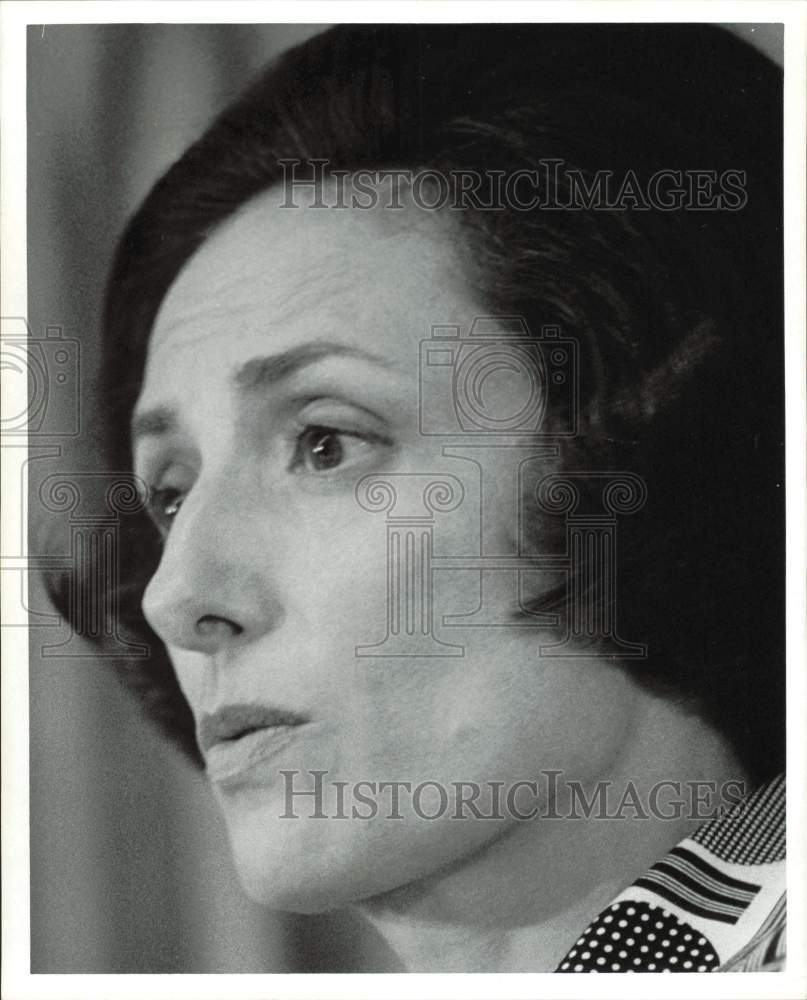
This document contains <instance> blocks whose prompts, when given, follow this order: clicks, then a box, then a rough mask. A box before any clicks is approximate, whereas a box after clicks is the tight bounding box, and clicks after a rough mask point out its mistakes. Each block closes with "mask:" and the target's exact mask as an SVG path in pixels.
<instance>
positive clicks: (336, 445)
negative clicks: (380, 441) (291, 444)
mask: <svg viewBox="0 0 807 1000" xmlns="http://www.w3.org/2000/svg"><path fill="white" fill-rule="evenodd" d="M374 442H375V438H374V437H373V436H372V435H364V434H358V433H355V432H351V431H343V430H339V429H337V428H336V427H326V426H320V425H313V426H310V427H306V429H305V430H304V431H303V432H302V433H301V434H300V435H299V436H298V438H297V442H296V448H295V454H294V461H293V463H292V468H300V467H303V468H305V469H306V470H307V471H309V472H329V471H330V470H331V469H336V468H338V467H339V466H341V465H349V464H352V463H353V462H355V461H356V460H358V459H359V458H360V456H361V452H362V451H363V450H366V449H367V448H368V447H369V446H370V445H371V444H372V443H374Z"/></svg>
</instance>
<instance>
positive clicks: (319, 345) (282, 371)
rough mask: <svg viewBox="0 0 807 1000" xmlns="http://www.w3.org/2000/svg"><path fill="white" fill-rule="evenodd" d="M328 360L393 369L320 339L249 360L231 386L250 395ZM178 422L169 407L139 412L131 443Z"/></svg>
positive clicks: (372, 356)
mask: <svg viewBox="0 0 807 1000" xmlns="http://www.w3.org/2000/svg"><path fill="white" fill-rule="evenodd" d="M328 357H348V358H358V359H359V360H360V361H369V362H371V363H372V364H375V365H381V366H383V367H385V368H389V367H390V362H389V361H387V360H386V359H385V358H382V357H380V356H379V355H377V354H373V353H372V352H371V351H365V350H363V349H362V348H360V347H351V346H349V345H347V344H338V343H333V342H331V341H323V340H318V341H311V342H310V343H307V344H300V345H299V346H298V347H292V348H290V349H289V350H288V351H281V352H280V353H279V354H268V355H265V356H263V357H257V358H250V360H249V361H246V362H245V363H244V364H243V365H241V367H240V368H238V369H236V371H235V372H234V373H233V376H232V383H233V385H234V386H235V387H236V388H237V389H238V390H240V391H241V392H247V393H250V392H253V391H255V390H258V389H265V388H266V387H267V386H272V385H276V384H277V383H278V382H282V381H283V380H284V379H287V378H290V377H291V376H292V375H295V374H296V373H297V372H299V371H300V370H301V369H303V368H306V367H308V365H312V364H314V363H315V362H317V361H321V360H322V359H324V358H328ZM178 422H179V421H178V417H177V413H176V410H173V409H172V408H171V407H169V406H156V407H154V408H152V409H149V410H144V411H143V412H141V413H136V414H135V415H134V417H133V418H132V441H133V442H134V441H137V440H140V439H141V438H144V437H159V436H160V435H164V434H168V433H170V432H171V431H173V430H175V429H176V426H177V424H178Z"/></svg>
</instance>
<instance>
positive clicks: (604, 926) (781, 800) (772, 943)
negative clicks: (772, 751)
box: [556, 775, 785, 972]
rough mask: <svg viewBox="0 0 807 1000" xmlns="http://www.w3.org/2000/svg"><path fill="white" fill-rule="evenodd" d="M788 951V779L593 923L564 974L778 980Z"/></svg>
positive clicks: (716, 825) (694, 839) (683, 850)
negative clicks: (750, 975)
mask: <svg viewBox="0 0 807 1000" xmlns="http://www.w3.org/2000/svg"><path fill="white" fill-rule="evenodd" d="M784 949H785V779H784V776H783V775H780V776H779V777H777V778H775V779H774V780H773V781H771V782H770V783H769V784H767V785H763V786H762V787H760V788H758V789H757V790H756V791H755V792H754V793H753V794H752V795H751V796H749V797H748V798H746V799H744V800H743V801H742V802H740V803H739V804H738V805H737V806H735V807H734V809H732V810H731V812H729V813H728V814H727V815H726V816H723V817H718V818H717V819H714V820H712V821H710V822H709V823H706V824H704V825H703V826H701V827H699V828H698V830H697V831H696V832H695V833H694V834H693V835H692V836H691V837H687V838H685V839H684V840H682V841H681V843H680V844H678V846H677V847H674V848H673V849H672V850H671V851H670V853H669V854H667V855H666V856H665V857H664V858H662V860H661V861H659V862H658V863H657V864H655V865H653V867H652V868H651V869H650V870H649V871H647V872H645V874H644V875H642V877H641V878H638V879H636V881H635V882H634V883H633V885H631V886H630V887H629V888H628V889H625V891H624V892H621V893H620V894H619V895H618V896H617V897H616V899H615V900H614V901H613V902H612V903H611V904H610V906H608V907H606V908H605V909H604V910H603V911H602V912H601V913H600V914H599V916H598V917H597V918H596V919H595V920H594V921H592V923H591V924H589V926H588V927H587V929H586V930H585V932H584V933H583V934H582V935H581V936H580V937H579V938H578V939H577V941H576V942H575V944H574V946H573V947H572V948H571V949H570V951H569V952H568V954H567V955H566V956H565V957H564V959H563V960H562V962H561V963H560V965H559V966H558V968H557V969H556V971H557V972H759V971H762V972H771V971H777V970H778V969H781V968H782V967H783V963H784Z"/></svg>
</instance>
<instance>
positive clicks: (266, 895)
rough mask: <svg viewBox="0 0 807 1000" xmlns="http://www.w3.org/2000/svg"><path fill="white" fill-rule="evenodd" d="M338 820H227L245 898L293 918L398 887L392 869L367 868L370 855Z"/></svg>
mask: <svg viewBox="0 0 807 1000" xmlns="http://www.w3.org/2000/svg"><path fill="white" fill-rule="evenodd" d="M333 825H334V821H330V820H319V821H318V820H310V819H303V818H300V819H296V820H295V819H285V820H282V819H278V817H277V816H270V817H267V816H263V817H261V816H260V813H257V814H253V815H251V816H249V817H233V816H229V817H227V828H228V834H229V839H230V846H231V849H232V853H233V859H234V862H235V868H236V871H237V873H238V878H239V881H240V883H241V885H242V887H243V889H244V892H245V893H246V895H247V896H248V897H249V898H250V899H251V900H253V902H255V903H258V904H259V905H261V906H265V907H267V908H268V909H271V910H279V911H285V912H288V913H311V914H313V913H326V912H328V911H329V910H338V909H341V908H343V907H345V906H348V905H350V904H351V903H355V902H358V901H359V900H360V899H362V898H366V897H367V896H374V895H377V894H379V893H383V892H386V891H388V889H389V888H391V887H394V885H393V886H390V885H389V882H390V878H391V877H392V879H393V882H394V879H395V875H394V873H393V872H391V871H390V870H389V868H386V869H385V868H384V867H381V868H378V878H377V880H376V878H374V874H373V869H374V868H375V867H376V866H371V865H370V864H368V856H367V854H368V851H367V846H366V844H364V843H363V841H362V838H361V837H357V836H356V835H355V831H349V830H344V832H342V831H339V833H340V834H341V836H339V835H337V836H335V837H334V835H333V830H332V829H331V830H328V829H325V827H331V828H332V827H333Z"/></svg>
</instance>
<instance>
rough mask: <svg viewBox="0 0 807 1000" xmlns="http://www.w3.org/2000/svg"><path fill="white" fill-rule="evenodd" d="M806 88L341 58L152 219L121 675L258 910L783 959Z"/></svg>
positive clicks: (112, 345)
mask: <svg viewBox="0 0 807 1000" xmlns="http://www.w3.org/2000/svg"><path fill="white" fill-rule="evenodd" d="M779 86H780V81H779V79H778V75H777V73H776V71H775V70H774V69H773V68H772V67H771V66H769V65H768V64H767V63H766V62H765V60H763V59H762V58H761V57H757V56H755V55H753V54H752V53H751V52H749V51H747V50H746V49H745V48H744V46H742V45H741V44H740V43H737V42H735V41H732V40H731V39H729V38H728V37H724V36H723V35H722V33H721V32H719V31H718V30H717V29H704V28H696V29H686V28H670V27H665V28H656V27H641V26H620V25H615V26H608V27H603V26H598V27H597V28H596V29H593V28H588V27H585V28H584V27H570V26H548V25H547V26H530V27H526V26H525V27H512V26H496V27H491V26H456V27H446V26H440V27H393V26H389V27H384V28H377V27H361V28H359V27H350V28H340V29H335V30H333V31H330V32H327V33H325V34H323V35H321V36H318V37H316V38H314V39H312V40H311V41H309V42H307V43H305V44H304V45H302V46H300V47H299V48H297V49H295V50H293V51H292V52H290V53H288V54H287V55H286V56H285V57H284V58H283V59H282V60H281V61H280V62H279V63H278V64H277V65H275V66H273V67H271V68H270V69H269V70H268V72H267V73H266V74H265V75H264V76H263V77H262V78H261V79H259V80H258V81H257V82H256V84H255V85H254V86H253V87H252V89H251V90H250V91H249V92H248V93H247V94H246V95H245V96H244V97H243V98H242V99H241V100H240V101H239V102H237V103H236V104H235V105H233V106H232V107H231V108H229V109H227V110H226V111H225V112H224V113H223V114H222V115H221V116H220V117H219V119H218V120H217V121H216V122H215V123H214V124H213V125H212V126H211V128H210V129H209V130H208V131H207V132H206V133H205V135H204V136H203V137H202V138H201V139H200V140H199V141H198V142H197V143H196V144H195V145H194V146H192V147H191V148H190V149H189V150H188V151H187V153H186V154H185V155H184V156H183V157H182V158H181V159H180V160H179V161H178V163H176V164H175V165H174V166H173V167H172V168H171V169H170V170H169V171H168V172H167V173H166V175H165V176H164V177H163V178H162V179H161V180H160V181H159V182H158V184H157V185H156V186H155V188H154V189H153V191H152V192H151V193H150V195H149V196H148V198H147V199H146V201H145V202H144V204H143V206H142V207H141V208H140V210H139V211H138V212H137V214H136V215H135V217H134V218H133V219H132V221H131V222H130V224H129V226H128V227H127V230H126V232H125V233H124V235H123V238H122V240H121V243H120V247H119V251H118V255H117V258H116V260H115V263H114V266H113V270H112V274H111V277H110V283H109V292H108V298H107V310H106V320H105V330H106V340H105V356H104V400H103V402H104V407H105V414H106V421H107V428H108V432H109V434H108V437H109V454H110V461H111V462H112V463H113V464H112V468H115V469H121V468H131V469H133V470H134V472H135V474H136V475H137V477H138V478H139V480H140V481H141V482H142V483H144V484H145V493H146V494H147V496H148V501H147V505H146V506H147V511H146V512H144V513H142V514H141V515H139V516H137V517H134V518H132V522H131V526H130V531H129V532H128V534H127V548H126V549H125V550H124V551H123V552H122V553H121V561H122V568H123V570H124V575H125V577H126V580H127V587H126V588H125V589H124V591H123V592H122V593H121V595H120V608H121V612H122V615H123V617H124V619H125V620H126V622H127V623H128V625H129V626H130V627H131V628H132V629H133V630H135V631H136V632H137V633H138V634H140V635H141V636H145V637H147V638H148V640H149V641H150V643H151V645H152V649H153V654H152V657H151V659H150V661H149V662H148V665H147V666H146V667H144V666H143V664H142V662H133V663H132V665H131V666H130V667H128V668H127V670H126V672H125V679H126V681H127V682H128V683H129V684H131V685H132V686H133V687H135V688H136V689H137V690H139V691H140V692H141V693H142V694H143V695H144V696H145V700H146V703H147V706H148V708H149V711H150V712H151V713H152V714H153V716H154V717H155V718H157V719H159V720H160V721H161V723H162V724H163V725H164V727H166V728H167V730H168V731H169V732H170V733H171V734H172V735H173V736H174V737H175V738H176V739H177V740H178V741H179V743H180V745H181V746H183V747H184V749H185V750H186V751H187V752H188V753H190V754H191V755H192V756H193V757H194V758H195V759H196V760H197V761H199V762H200V763H202V764H203V765H204V766H205V768H206V770H207V773H208V776H209V778H210V780H211V785H212V789H213V792H214V795H215V797H216V799H217V801H218V803H219V805H220V807H221V809H222V812H223V816H224V819H225V822H226V824H227V828H228V832H229V835H230V840H231V844H232V848H233V852H234V857H235V861H236V865H237V867H238V870H239V873H240V876H241V879H242V882H243V884H244V888H245V889H246V891H247V892H248V893H249V894H250V895H251V896H253V897H254V898H255V899H257V900H259V901H261V902H263V903H265V904H266V905H267V906H270V907H273V908H276V909H279V910H290V911H297V912H317V911H323V910H328V909H332V908H336V907H340V906H345V905H351V906H355V907H357V908H359V909H360V910H361V911H362V912H363V913H364V914H365V915H366V916H367V918H368V919H369V920H370V922H371V923H372V924H374V926H375V927H376V928H377V929H378V931H379V932H380V933H381V934H382V936H383V937H385V939H386V940H387V941H388V943H389V945H390V947H391V949H392V951H393V952H394V953H395V955H396V956H397V959H398V961H399V963H400V967H401V968H403V969H407V970H412V971H551V970H558V971H668V970H669V971H676V970H680V971H712V970H715V969H725V968H756V967H759V966H760V965H764V967H766V968H773V967H775V966H776V963H777V962H779V961H780V960H781V952H780V950H781V943H782V940H783V934H782V926H783V907H782V892H783V883H782V879H783V841H782V839H781V831H780V829H779V825H778V824H779V822H780V819H781V815H780V806H781V797H782V784H781V782H780V781H778V780H776V775H777V774H778V772H779V771H780V770H781V767H782V762H783V711H782V690H783V684H782V674H783V669H782V661H783V654H782V643H781V633H782V615H783V612H782V601H781V590H782V586H781V583H782V565H781V554H782V553H781V550H782V501H781V496H780V494H781V482H782V478H781V475H782V451H781V434H782V428H781V412H780V410H781V396H782V394H781V377H782V372H781V367H782V365H781V360H782V359H781V343H782V339H781V331H780V316H781V302H780V290H779V275H780V272H781V250H780V246H779V221H780V216H781V213H780V208H779V190H780V189H779V185H778V181H777V178H778V177H779V167H778V162H777V154H776V150H777V149H778V148H779V143H778V139H777V135H778V125H777V124H776V123H777V121H778V118H777V114H778V112H777V106H778V105H777V102H778V100H779ZM717 95H719V96H717ZM475 338H476V339H475ZM476 351H481V355H479V354H476V353H475V352H476ZM469 357H471V358H475V359H476V361H474V363H473V364H471V363H470V362H469V361H468V359H469ZM480 359H481V363H480ZM469 372H470V373H471V374H473V379H471V380H470V381H467V380H465V375H468V373H469ZM474 379H475V381H474ZM614 490H616V491H617V493H616V494H615V493H614V492H613V491H614ZM620 491H621V492H620ZM620 496H621V497H622V499H621V500H620V499H619V497H620ZM615 497H616V499H615ZM623 515H630V517H627V516H624V517H623ZM623 520H624V523H623ZM617 522H619V524H618V532H617ZM586 532H587V534H586ZM617 534H618V538H617ZM582 539H585V540H586V541H581V540H582ZM576 546H577V547H576ZM587 546H589V547H587ZM590 546H593V548H592V547H590ZM617 571H618V572H617ZM617 581H618V587H616V583H617ZM158 651H159V652H158ZM746 793H748V795H749V796H750V798H748V799H746V800H745V804H740V805H737V803H738V802H739V801H740V800H741V799H742V798H743V796H744V795H745V794H746ZM749 803H750V804H749ZM731 805H735V806H736V808H735V809H734V811H733V812H730V813H729V814H728V815H727V816H726V815H723V813H724V812H725V811H726V807H729V806H731ZM612 926H613V929H612ZM678 942H680V944H679V943H678Z"/></svg>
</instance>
